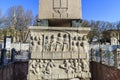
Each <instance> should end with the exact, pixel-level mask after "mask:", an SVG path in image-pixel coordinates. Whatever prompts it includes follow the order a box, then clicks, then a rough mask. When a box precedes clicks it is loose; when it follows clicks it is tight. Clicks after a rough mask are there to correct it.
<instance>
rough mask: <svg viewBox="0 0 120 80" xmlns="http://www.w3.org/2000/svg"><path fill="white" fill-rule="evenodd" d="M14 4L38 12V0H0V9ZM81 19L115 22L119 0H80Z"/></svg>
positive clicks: (118, 16)
mask: <svg viewBox="0 0 120 80" xmlns="http://www.w3.org/2000/svg"><path fill="white" fill-rule="evenodd" d="M14 5H22V6H23V7H24V8H25V9H30V10H32V11H33V13H34V15H36V14H37V13H38V0H0V9H1V10H2V13H3V14H4V13H5V11H6V10H7V9H8V8H9V7H11V6H14ZM82 14H83V19H87V20H101V21H109V22H116V21H118V20H120V0H82Z"/></svg>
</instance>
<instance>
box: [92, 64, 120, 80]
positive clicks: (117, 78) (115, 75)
mask: <svg viewBox="0 0 120 80" xmlns="http://www.w3.org/2000/svg"><path fill="white" fill-rule="evenodd" d="M90 68H91V73H92V79H91V80H120V70H118V69H115V68H113V67H110V66H106V65H104V64H100V63H97V62H91V63H90Z"/></svg>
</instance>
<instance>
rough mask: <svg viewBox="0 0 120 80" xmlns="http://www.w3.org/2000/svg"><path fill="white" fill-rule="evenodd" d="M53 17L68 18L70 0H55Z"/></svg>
mask: <svg viewBox="0 0 120 80" xmlns="http://www.w3.org/2000/svg"><path fill="white" fill-rule="evenodd" d="M53 10H54V12H55V13H53V18H63V17H64V18H67V17H68V14H67V10H68V0H53Z"/></svg>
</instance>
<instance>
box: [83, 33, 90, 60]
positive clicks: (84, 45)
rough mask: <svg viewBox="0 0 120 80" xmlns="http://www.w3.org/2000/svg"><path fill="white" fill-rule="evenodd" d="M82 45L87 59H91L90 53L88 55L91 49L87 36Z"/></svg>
mask: <svg viewBox="0 0 120 80" xmlns="http://www.w3.org/2000/svg"><path fill="white" fill-rule="evenodd" d="M82 45H83V49H84V51H85V54H86V57H87V59H89V53H88V50H89V47H88V45H89V44H88V39H87V36H86V35H85V36H83V42H82Z"/></svg>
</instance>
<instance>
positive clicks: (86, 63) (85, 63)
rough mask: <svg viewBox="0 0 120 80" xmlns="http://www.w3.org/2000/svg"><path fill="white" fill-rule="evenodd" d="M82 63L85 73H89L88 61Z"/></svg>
mask: <svg viewBox="0 0 120 80" xmlns="http://www.w3.org/2000/svg"><path fill="white" fill-rule="evenodd" d="M81 61H82V68H83V71H84V72H89V64H88V62H87V60H84V59H82V60H81Z"/></svg>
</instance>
